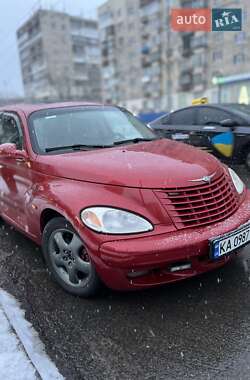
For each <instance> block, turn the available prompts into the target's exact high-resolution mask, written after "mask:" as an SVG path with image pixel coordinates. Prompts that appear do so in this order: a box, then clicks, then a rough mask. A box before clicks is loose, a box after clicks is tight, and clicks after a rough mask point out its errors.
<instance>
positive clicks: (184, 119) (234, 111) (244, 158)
mask: <svg viewBox="0 0 250 380" xmlns="http://www.w3.org/2000/svg"><path fill="white" fill-rule="evenodd" d="M150 126H151V128H153V129H154V130H155V131H156V132H157V133H158V134H159V135H160V136H164V137H167V138H170V139H173V140H178V141H182V142H185V143H187V144H191V145H194V146H196V147H199V148H201V149H203V150H207V151H208V152H209V153H213V154H214V155H215V156H217V157H218V158H220V159H221V160H223V161H225V162H227V163H236V164H243V163H244V164H246V166H247V168H248V169H250V106H248V105H244V104H221V105H219V104H210V105H209V104H204V105H195V106H194V105H193V106H190V107H186V108H182V109H179V110H177V111H174V112H171V113H170V114H168V115H167V116H163V117H161V118H158V119H157V120H154V121H153V122H151V123H150Z"/></svg>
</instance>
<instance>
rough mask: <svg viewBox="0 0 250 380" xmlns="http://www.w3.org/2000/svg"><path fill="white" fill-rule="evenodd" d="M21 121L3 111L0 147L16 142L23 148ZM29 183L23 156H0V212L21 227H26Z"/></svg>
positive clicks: (28, 173) (0, 124)
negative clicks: (26, 203) (26, 202)
mask: <svg viewBox="0 0 250 380" xmlns="http://www.w3.org/2000/svg"><path fill="white" fill-rule="evenodd" d="M23 141H24V139H23V131H22V127H21V122H20V120H19V118H18V116H17V115H15V114H12V113H3V114H2V115H1V122H0V149H1V145H2V144H6V143H12V144H16V147H17V150H18V151H22V150H25V147H24V142H23ZM30 184H31V179H30V172H29V168H28V166H27V162H26V160H25V159H24V158H17V157H16V156H15V155H13V156H12V155H9V156H8V157H3V156H0V201H1V204H0V205H1V206H0V207H1V208H0V213H1V214H2V216H4V217H6V218H7V219H10V220H11V221H13V222H14V223H15V224H17V225H18V226H19V227H21V228H22V229H24V230H25V229H26V210H25V196H26V192H27V189H28V187H29V186H30Z"/></svg>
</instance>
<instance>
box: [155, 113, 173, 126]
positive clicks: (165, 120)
mask: <svg viewBox="0 0 250 380" xmlns="http://www.w3.org/2000/svg"><path fill="white" fill-rule="evenodd" d="M152 124H155V125H161V124H170V115H167V116H164V117H162V118H161V119H159V120H156V121H155V122H153V123H152Z"/></svg>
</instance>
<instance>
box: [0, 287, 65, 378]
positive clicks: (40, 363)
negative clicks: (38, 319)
mask: <svg viewBox="0 0 250 380" xmlns="http://www.w3.org/2000/svg"><path fill="white" fill-rule="evenodd" d="M11 329H13V331H11ZM18 339H19V340H20V341H21V343H22V345H23V347H24V350H25V351H26V352H25V351H24V350H22V347H20V341H18ZM0 342H1V345H0V379H4V378H5V379H11V380H35V379H37V378H38V377H37V376H36V372H38V373H39V375H40V377H41V378H42V380H63V379H64V378H63V377H62V375H60V373H59V372H58V370H57V368H56V366H55V365H54V363H53V362H52V361H51V360H50V358H49V357H48V356H47V354H46V353H45V349H44V345H43V343H42V342H41V341H40V339H39V336H38V334H37V332H36V331H35V330H34V329H33V327H32V325H31V324H30V323H29V322H28V321H26V320H25V318H24V311H23V310H21V309H20V307H19V304H18V302H17V301H16V300H15V298H14V297H12V296H10V295H9V294H8V293H7V292H5V291H4V290H1V289H0ZM1 371H3V372H1Z"/></svg>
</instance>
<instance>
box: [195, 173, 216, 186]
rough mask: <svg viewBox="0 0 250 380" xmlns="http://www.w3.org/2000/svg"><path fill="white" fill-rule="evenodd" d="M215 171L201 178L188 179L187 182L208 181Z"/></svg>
mask: <svg viewBox="0 0 250 380" xmlns="http://www.w3.org/2000/svg"><path fill="white" fill-rule="evenodd" d="M215 174H216V172H215V173H213V174H211V175H205V176H204V177H202V178H197V179H190V180H189V182H206V183H210V182H211V180H212V178H213V177H214V176H215Z"/></svg>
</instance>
